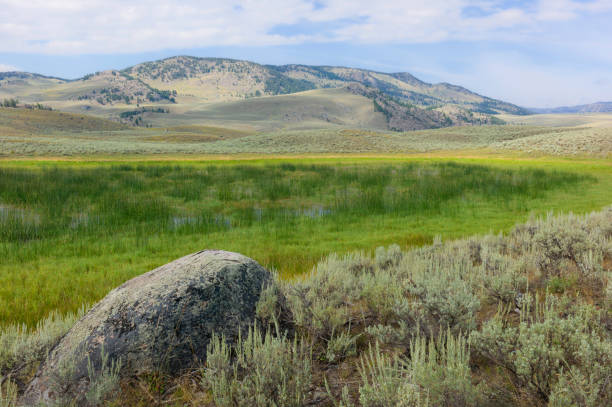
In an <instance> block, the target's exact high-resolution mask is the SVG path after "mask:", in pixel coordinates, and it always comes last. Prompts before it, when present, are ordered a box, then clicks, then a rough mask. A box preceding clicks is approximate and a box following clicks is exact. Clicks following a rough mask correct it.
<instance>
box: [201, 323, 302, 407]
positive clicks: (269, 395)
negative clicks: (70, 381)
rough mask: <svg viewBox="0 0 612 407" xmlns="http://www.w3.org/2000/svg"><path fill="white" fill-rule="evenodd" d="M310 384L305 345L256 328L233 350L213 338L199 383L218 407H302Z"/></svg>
mask: <svg viewBox="0 0 612 407" xmlns="http://www.w3.org/2000/svg"><path fill="white" fill-rule="evenodd" d="M310 380H311V363H310V354H309V352H308V350H307V348H306V346H305V344H304V342H300V343H298V341H297V340H293V341H290V340H288V339H287V338H286V337H284V336H281V337H274V336H272V335H271V334H270V333H269V332H267V333H265V334H264V333H262V332H261V330H260V329H258V328H257V327H254V328H252V329H250V330H249V332H248V334H247V337H246V338H244V339H241V338H239V339H238V342H237V343H236V345H235V346H234V347H231V346H230V345H228V344H227V343H226V342H225V340H224V339H223V338H222V337H218V336H214V337H213V339H212V340H211V342H210V344H209V347H208V352H207V356H206V366H205V368H204V369H203V372H202V383H203V385H204V387H205V388H208V389H210V391H211V393H212V397H213V400H214V402H215V405H216V406H219V407H225V406H227V407H230V406H231V407H238V406H245V407H247V406H249V407H251V406H257V407H268V406H270V407H272V406H287V407H292V406H295V407H298V406H302V405H303V404H304V401H305V399H306V392H307V390H308V388H309V387H310Z"/></svg>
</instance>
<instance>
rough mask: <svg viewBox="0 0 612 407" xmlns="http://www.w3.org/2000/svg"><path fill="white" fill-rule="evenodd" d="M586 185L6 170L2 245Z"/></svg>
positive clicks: (422, 177)
mask: <svg viewBox="0 0 612 407" xmlns="http://www.w3.org/2000/svg"><path fill="white" fill-rule="evenodd" d="M584 180H585V177H583V176H578V175H576V174H572V173H563V172H545V171H542V170H521V171H511V170H493V169H491V168H487V167H484V166H476V165H462V164H455V163H440V164H433V165H422V164H412V163H411V164H404V165H396V166H391V165H384V166H376V167H358V166H349V167H340V166H326V165H297V166H296V165H287V164H285V165H275V166H273V165H270V166H263V167H257V166H246V165H240V166H231V167H216V166H209V167H204V168H193V167H187V166H131V165H121V166H115V167H110V168H93V169H60V168H44V169H42V170H40V171H32V170H25V169H10V168H0V204H1V205H2V206H0V208H1V209H0V224H1V225H2V228H1V229H0V242H2V243H4V244H6V243H14V242H29V241H33V240H40V239H45V238H51V237H57V236H63V237H66V238H68V239H79V238H81V237H83V236H91V235H94V236H100V235H103V236H109V235H113V234H115V233H119V232H122V231H126V230H132V229H133V228H134V227H137V228H139V229H140V230H142V231H143V232H146V233H178V234H182V233H209V232H212V231H217V230H219V229H230V228H237V227H250V226H253V225H266V224H279V223H280V224H285V223H288V222H289V223H296V222H299V221H302V220H311V221H322V222H325V223H329V222H332V223H337V224H339V225H340V226H342V224H344V223H346V222H349V221H350V220H351V218H359V217H366V216H372V215H401V216H412V215H419V214H435V213H437V212H439V211H440V209H441V205H442V204H443V203H445V202H447V201H450V200H453V199H462V200H469V199H488V200H495V201H497V202H499V203H500V204H502V205H503V204H504V202H508V201H509V200H511V199H516V198H517V197H525V198H534V197H538V196H540V195H542V194H543V193H544V192H545V191H547V190H550V189H552V188H556V187H559V186H564V185H570V184H576V183H577V182H580V181H584ZM322 218H324V219H322ZM3 254H4V255H9V256H10V255H11V253H3Z"/></svg>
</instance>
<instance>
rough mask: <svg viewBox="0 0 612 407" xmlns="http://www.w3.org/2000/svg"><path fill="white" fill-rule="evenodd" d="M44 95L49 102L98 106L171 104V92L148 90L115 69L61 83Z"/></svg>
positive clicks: (145, 86)
mask: <svg viewBox="0 0 612 407" xmlns="http://www.w3.org/2000/svg"><path fill="white" fill-rule="evenodd" d="M45 96H46V97H47V98H49V99H51V100H64V101H65V100H70V101H85V102H89V103H97V104H99V105H112V104H115V103H124V104H139V103H146V102H164V103H168V102H172V101H173V98H172V96H173V95H172V93H171V92H164V91H160V90H158V89H155V88H152V87H151V86H149V85H147V84H146V83H144V82H142V81H140V80H139V79H135V78H132V77H130V76H129V75H125V74H123V73H122V72H119V71H115V70H109V71H103V72H96V73H94V74H91V75H87V76H85V77H83V78H81V79H78V80H76V81H70V82H64V83H62V84H60V85H59V86H56V87H54V88H52V89H48V90H47V92H46V95H45Z"/></svg>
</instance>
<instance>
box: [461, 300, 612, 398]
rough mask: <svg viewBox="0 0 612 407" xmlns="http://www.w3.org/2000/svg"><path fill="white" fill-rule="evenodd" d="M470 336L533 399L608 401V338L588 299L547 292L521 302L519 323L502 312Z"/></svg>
mask: <svg viewBox="0 0 612 407" xmlns="http://www.w3.org/2000/svg"><path fill="white" fill-rule="evenodd" d="M531 308H533V310H532V309H531ZM470 342H471V344H472V346H473V348H474V350H475V351H476V352H477V354H479V355H480V356H482V357H484V358H485V359H487V360H488V361H490V362H491V363H492V364H494V365H496V366H500V367H502V368H503V369H504V370H505V373H506V375H507V376H508V378H509V379H510V381H511V382H512V383H513V384H514V385H515V386H516V387H517V389H518V391H519V392H527V393H528V394H529V395H530V396H531V397H532V398H533V399H534V400H539V402H548V401H549V400H552V401H555V403H563V402H565V401H568V400H572V402H575V401H577V400H578V401H580V400H587V399H590V400H592V401H593V403H595V404H581V403H580V402H579V403H578V404H577V405H601V406H603V405H610V403H612V392H611V391H610V390H611V388H610V386H611V384H610V378H612V343H611V342H610V341H609V338H608V337H607V334H606V333H605V332H604V331H603V324H602V323H601V320H600V316H599V313H598V311H597V310H596V309H595V308H594V307H592V306H590V305H574V306H569V305H568V304H567V303H566V302H564V301H561V300H558V299H556V297H554V296H552V295H549V296H547V297H546V301H545V303H544V304H538V303H537V302H536V303H535V306H534V307H528V306H524V307H523V309H522V310H521V320H520V323H519V325H518V326H513V325H511V324H509V323H508V320H507V318H506V316H505V315H504V314H503V313H502V314H499V315H498V316H497V317H496V318H494V319H492V320H490V321H487V322H486V323H485V324H484V326H483V327H482V329H481V330H480V331H475V332H473V333H472V335H471V337H470ZM587 395H588V397H587ZM555 405H560V404H555ZM564 405H571V403H570V404H564Z"/></svg>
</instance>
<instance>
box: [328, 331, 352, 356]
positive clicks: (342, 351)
mask: <svg viewBox="0 0 612 407" xmlns="http://www.w3.org/2000/svg"><path fill="white" fill-rule="evenodd" d="M356 340H357V336H355V335H351V333H350V330H346V331H342V332H341V333H340V334H339V335H338V334H334V333H332V336H331V338H330V339H329V340H328V341H327V350H326V352H325V360H327V361H328V362H331V363H337V362H339V361H341V360H343V359H344V358H346V357H349V356H355V355H356V354H357V347H356Z"/></svg>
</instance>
